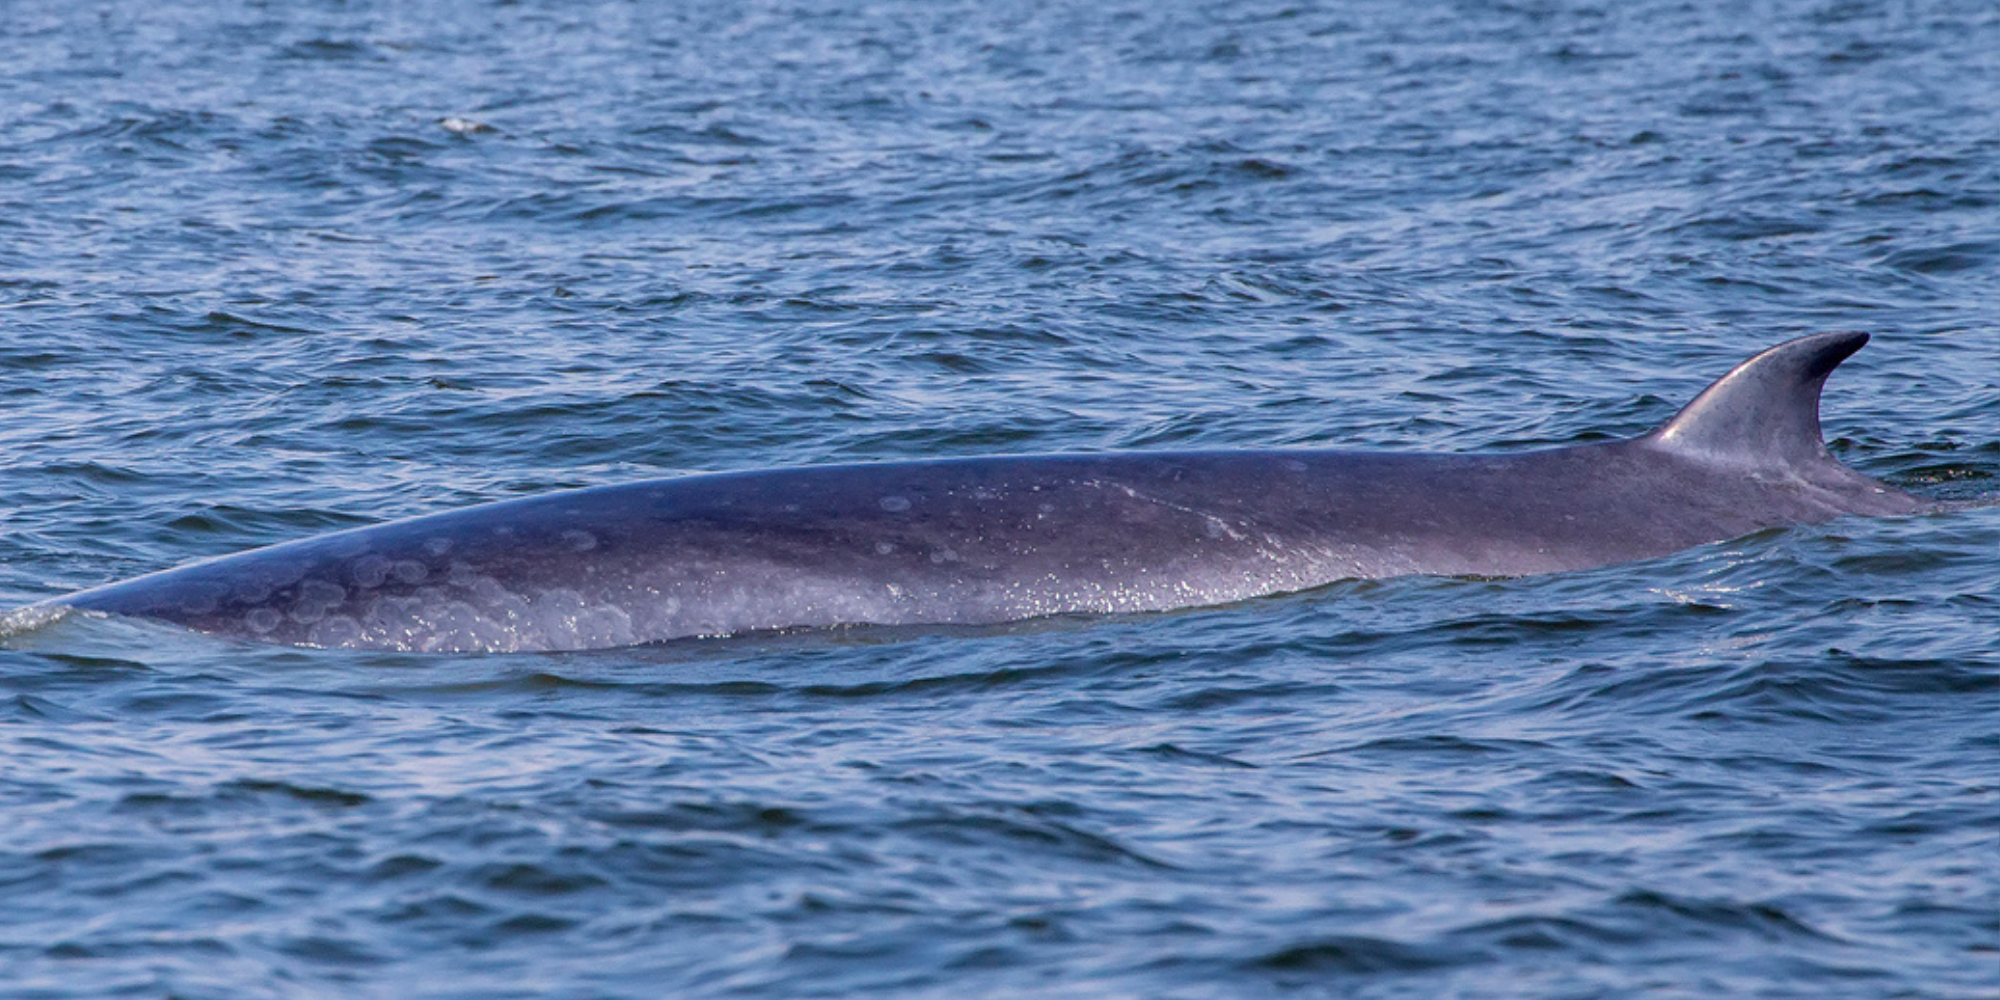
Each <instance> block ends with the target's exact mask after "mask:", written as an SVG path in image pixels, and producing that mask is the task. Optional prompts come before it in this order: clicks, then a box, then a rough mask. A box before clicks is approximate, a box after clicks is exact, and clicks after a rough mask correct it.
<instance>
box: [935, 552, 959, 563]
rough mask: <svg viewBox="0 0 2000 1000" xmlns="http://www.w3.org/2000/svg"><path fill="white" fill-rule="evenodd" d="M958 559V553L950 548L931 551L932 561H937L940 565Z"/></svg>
mask: <svg viewBox="0 0 2000 1000" xmlns="http://www.w3.org/2000/svg"><path fill="white" fill-rule="evenodd" d="M957 561H958V553H956V552H953V551H952V550H950V549H939V550H937V551H936V552H933V553H931V562H934V563H937V564H938V565H940V566H942V565H944V564H945V563H948V562H957Z"/></svg>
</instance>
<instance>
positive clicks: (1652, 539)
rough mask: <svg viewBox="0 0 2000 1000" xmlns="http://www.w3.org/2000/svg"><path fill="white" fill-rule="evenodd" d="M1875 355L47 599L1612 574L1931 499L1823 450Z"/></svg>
mask: <svg viewBox="0 0 2000 1000" xmlns="http://www.w3.org/2000/svg"><path fill="white" fill-rule="evenodd" d="M1866 340H1867V337H1866V335H1863V334H1823V335H1820V336H1817V337H1807V338H1804V339H1801V340H1796V341H1792V342H1790V343H1788V344H1783V345H1780V346H1778V347H1776V348H1773V349H1771V350H1770V351H1766V352H1765V353H1763V354H1761V355H1758V356H1757V357H1756V358H1753V359H1751V360H1750V361H1748V362H1745V363H1744V364H1743V365H1741V366H1739V367H1738V368H1737V369H1736V370H1735V371H1733V372H1731V373H1730V374H1729V375H1728V376H1726V377H1725V378H1724V379H1722V380H1721V381H1720V382H1718V383H1716V385H1715V386H1713V387H1711V388H1710V389H1709V390H1708V391H1707V392H1705V393H1703V394H1702V396H1701V397H1699V398H1698V399H1696V400H1695V402H1694V403H1691V404H1690V405H1689V406H1688V408H1687V409H1685V410H1683V411H1682V412H1681V414H1680V415H1679V416H1677V417H1676V418H1675V419H1674V420H1672V421H1670V422H1668V423H1667V424H1665V425H1663V426H1662V427H1661V428H1660V429H1658V430H1656V431H1654V432H1652V433H1651V434H1648V435H1646V436H1644V437H1640V438H1636V439H1633V440H1629V441H1619V442H1612V443H1606V444H1593V445H1585V446H1581V447H1572V448H1558V449H1552V450H1547V451H1536V452H1527V453H1521V454H1511V455H1409V454H1383V453H1365V452H1342V451H1307V450H1300V451H1266V452H1242V451H1232V452H1222V451H1206V452H1144V453H1127V454H1104V455H1059V456H1016V457H1001V458H968V459H949V460H941V461H919V462H887V463H881V464H870V465H845V466H825V467H816V468H804V469H790V470H775V471H761V472H742V473H729V474H721V475H704V476H690V477H686V478H681V479H668V480H658V481H652V482H641V483H634V484H630V485H624V486H610V487H601V488H596V489H586V490H576V491H571V492H566V493H557V494H551V495H547V496H539V497H533V498H528V499H523V500H513V501H507V502H503V503H494V504H487V505H483V506H479V507H473V508H469V509H466V510H460V511H453V512H449V513H443V514H436V515H431V516H428V517H420V518H415V519H412V520H407V521H399V522H396V523H392V524H385V525H380V526H376V527H370V528H360V529H356V530H352V531H344V532H339V533H336V534H331V535H325V536H321V537H318V538H310V539H305V540H303V541H297V542H291V543H288V544H284V545H277V546H273V547H270V548H265V549H259V550H256V551H252V552H245V553H242V554H239V555H234V556H228V557H225V558H221V559H215V560H211V561H208V562H204V563H198V564H195V565H191V566H185V567H181V568H179V569H173V570H168V571H166V572H162V573H155V574H153V575H150V576H145V577H140V578H137V579H134V580H128V581H125V582H123V583H116V584H111V585H108V586H104V587H98V588H96V589H93V590H86V591H83V592H81V593H77V594H74V595H71V596H69V597H67V598H64V599H62V600H60V601H56V602H53V603H56V604H62V605H68V606H70V607H75V608H83V609H89V610H94V611H104V612H112V613H117V614H124V615H136V616H141V617H147V618H155V619H160V620H164V621H168V622H174V623H177V624H180V625H184V626H186V627H188V628H192V629H199V630H201V631H205V632H213V633H218V634H224V635H233V636H242V637H248V638H254V639H261V640H266V641H271V642H282V643H296V644H300V645H313V646H343V647H362V648H384V649H400V650H436V651H445V650H527V649H586V648H602V647H610V646H621V645H630V644H634V643H642V642H651V641H658V640H664V639H671V638H676V637H682V636H696V635H723V634H730V633H737V632H745V631H751V630H757V629H772V628H789V627H801V626H828V625H838V624H850V623H873V624H944V623H989V622H1001V621H1010V620H1015V619H1022V618H1030V617H1034V616H1038V615H1047V614H1056V613H1062V612H1117V611H1150V610H1162V609H1167V608H1177V607H1187V606H1191V605H1202V604H1216V603H1223V602H1228V601H1234V600H1239V599H1242V598H1247V597H1252V596H1256V595H1259V594H1270V593H1277V592H1282V591H1290V590H1299V589H1303V588H1308V587H1313V586H1317V585H1320V584H1324V583H1327V582H1330V581H1333V580H1338V579H1345V578H1364V577H1384V576H1395V575H1402V574H1410V573H1437V574H1453V575H1478V576H1514V575H1520V574H1528V573H1548V572H1556V571H1561V570H1572V569H1581V568H1585V567H1592V566H1602V565H1606V564H1610V563H1617V562H1624V561H1629V560H1635V559H1643V558H1647V557H1651V556H1658V555H1663V554H1666V553H1669V552H1674V551H1677V550H1680V549H1685V548H1689V547H1691V546H1695V545H1700V544H1703V543H1706V542H1712V541H1718V540H1721V539H1727V538H1733V537H1737V536H1740V535H1744V534H1747V533H1749V532H1753V531H1756V530H1758V529H1762V528H1768V527H1774V526H1779V525H1787V524H1799V523H1812V522H1819V521H1825V520H1829V519H1831V518H1835V517H1839V516H1842V515H1845V514H1902V513H1910V512H1913V511H1917V510H1921V509H1924V508H1925V507H1926V506H1928V504H1927V503H1926V502H1925V501H1923V500H1921V499H1919V498H1916V497H1913V496H1910V495H1909V494H1905V493H1902V492H1899V491H1897V490H1894V489H1891V488H1889V487H1887V486H1884V485H1882V484H1880V483H1878V482H1876V481H1874V480H1872V479H1869V478H1867V477H1865V476H1862V475H1860V474H1858V473H1855V472H1853V471H1851V470H1849V469H1847V468H1845V467H1843V466H1841V465H1840V464H1838V463H1837V462H1835V461H1834V460H1833V458H1832V457H1831V456H1830V455H1828V454H1827V452H1826V449H1825V447H1824V445H1823V444H1822V443H1821V440H1820V432H1819V418H1818V403H1819V390H1820V387H1821V384H1822V383H1823V382H1824V380H1825V378H1826V375H1827V373H1828V372H1830V371H1832V369H1833V368H1834V366H1835V365H1837V364H1839V362H1840V361H1841V360H1842V359H1844V358H1845V357H1847V356H1848V355H1849V354H1852V353H1853V352H1854V351H1855V350H1858V349H1859V348H1860V347H1861V345H1862V344H1863V343H1865V342H1866Z"/></svg>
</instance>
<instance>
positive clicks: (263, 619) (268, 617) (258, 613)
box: [243, 608, 284, 635]
mask: <svg viewBox="0 0 2000 1000" xmlns="http://www.w3.org/2000/svg"><path fill="white" fill-rule="evenodd" d="M283 620H284V618H283V616H281V615H279V614H278V613H277V612H276V611H273V610H271V609H270V608H257V609H255V610H253V611H251V612H250V613H249V614H247V615H244V616H243V624H245V625H248V626H250V631H252V632H255V633H257V634H258V635H265V634H267V633H269V632H270V631H271V630H272V629H274V628H277V627H278V623H279V622H281V621H283Z"/></svg>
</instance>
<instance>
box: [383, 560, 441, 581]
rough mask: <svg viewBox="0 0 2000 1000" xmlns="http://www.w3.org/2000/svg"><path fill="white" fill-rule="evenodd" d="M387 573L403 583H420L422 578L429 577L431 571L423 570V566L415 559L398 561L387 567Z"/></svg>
mask: <svg viewBox="0 0 2000 1000" xmlns="http://www.w3.org/2000/svg"><path fill="white" fill-rule="evenodd" d="M389 572H390V573H393V574H395V577H396V579H398V580H401V581H403V582H404V583H422V582H424V577H427V576H429V575H431V571H430V570H427V569H425V568H424V564H423V563H420V562H418V561H416V560H415V559H399V560H397V561H396V564H395V565H393V566H391V567H389Z"/></svg>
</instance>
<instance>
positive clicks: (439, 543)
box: [424, 536, 451, 556]
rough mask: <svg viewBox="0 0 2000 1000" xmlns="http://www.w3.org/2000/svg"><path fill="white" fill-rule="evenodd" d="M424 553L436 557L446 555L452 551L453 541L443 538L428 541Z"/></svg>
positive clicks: (425, 543)
mask: <svg viewBox="0 0 2000 1000" xmlns="http://www.w3.org/2000/svg"><path fill="white" fill-rule="evenodd" d="M424 551H425V552H428V553H430V554H431V555H434V556H441V555H444V554H445V553H447V552H450V551H451V539H449V538H445V537H443V536H439V537H437V538H432V539H428V540H426V541H425V542H424Z"/></svg>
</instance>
